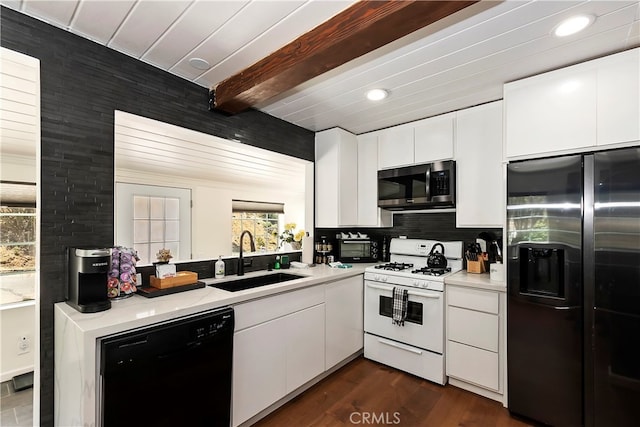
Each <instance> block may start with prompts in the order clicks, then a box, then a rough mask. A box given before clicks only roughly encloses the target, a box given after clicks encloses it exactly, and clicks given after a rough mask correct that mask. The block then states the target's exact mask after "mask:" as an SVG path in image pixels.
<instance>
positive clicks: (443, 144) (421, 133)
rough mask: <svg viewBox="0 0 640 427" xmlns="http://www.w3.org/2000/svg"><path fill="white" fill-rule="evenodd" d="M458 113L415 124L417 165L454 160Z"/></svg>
mask: <svg viewBox="0 0 640 427" xmlns="http://www.w3.org/2000/svg"><path fill="white" fill-rule="evenodd" d="M455 117H456V113H448V114H443V115H441V116H436V117H431V118H428V119H424V120H420V121H418V122H415V127H414V130H413V132H414V143H415V145H414V157H415V163H428V162H433V161H436V160H449V159H453V140H454V138H453V129H454V124H455Z"/></svg>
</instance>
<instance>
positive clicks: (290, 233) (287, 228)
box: [278, 222, 304, 249]
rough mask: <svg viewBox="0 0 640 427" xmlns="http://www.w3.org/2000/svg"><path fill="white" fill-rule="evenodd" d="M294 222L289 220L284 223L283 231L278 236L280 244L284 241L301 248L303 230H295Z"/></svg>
mask: <svg viewBox="0 0 640 427" xmlns="http://www.w3.org/2000/svg"><path fill="white" fill-rule="evenodd" d="M295 228H296V223H295V222H290V223H288V224H285V225H284V231H283V232H282V234H280V235H279V236H278V239H280V246H282V245H283V244H284V243H290V244H291V245H292V246H294V245H295V246H298V248H297V249H300V248H302V238H303V237H304V230H298V231H295Z"/></svg>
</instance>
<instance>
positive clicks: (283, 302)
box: [234, 286, 324, 331]
mask: <svg viewBox="0 0 640 427" xmlns="http://www.w3.org/2000/svg"><path fill="white" fill-rule="evenodd" d="M323 302H324V286H311V287H308V288H304V289H301V290H298V291H293V292H284V293H281V294H278V295H275V296H270V297H265V298H262V299H258V300H255V301H249V302H247V303H243V304H238V305H236V306H235V307H234V310H235V315H236V316H235V317H236V326H235V330H236V331H241V330H243V329H245V328H249V327H251V326H255V325H258V324H260V323H264V322H267V321H269V320H273V319H277V318H278V317H282V316H286V315H287V314H291V313H294V312H296V311H300V310H304V309H305V308H309V307H312V306H314V305H318V304H322V303H323Z"/></svg>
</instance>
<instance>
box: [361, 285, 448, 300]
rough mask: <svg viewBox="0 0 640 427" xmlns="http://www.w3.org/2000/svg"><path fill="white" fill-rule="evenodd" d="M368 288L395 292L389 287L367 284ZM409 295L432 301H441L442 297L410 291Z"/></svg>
mask: <svg viewBox="0 0 640 427" xmlns="http://www.w3.org/2000/svg"><path fill="white" fill-rule="evenodd" d="M367 286H368V287H370V288H372V289H379V290H381V291H389V292H393V288H389V287H387V286H380V285H374V284H371V283H367ZM408 293H409V295H413V296H416V297H421V298H432V299H440V295H439V294H438V295H432V294H425V293H423V292H416V291H409V292H408Z"/></svg>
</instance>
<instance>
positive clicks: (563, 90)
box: [504, 64, 597, 157]
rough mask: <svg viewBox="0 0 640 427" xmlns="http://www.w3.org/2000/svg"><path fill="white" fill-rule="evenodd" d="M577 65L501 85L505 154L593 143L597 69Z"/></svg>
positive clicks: (549, 150) (543, 151) (556, 149)
mask: <svg viewBox="0 0 640 427" xmlns="http://www.w3.org/2000/svg"><path fill="white" fill-rule="evenodd" d="M581 65H582V64H580V65H579V66H574V67H569V68H565V69H562V70H558V71H554V72H550V73H545V74H541V75H538V76H535V77H530V78H528V79H524V80H519V81H516V82H513V83H508V84H506V85H505V86H504V102H505V120H506V132H505V138H506V141H507V145H506V155H507V157H517V156H526V155H530V154H540V153H548V152H554V151H565V150H575V149H578V148H582V147H589V146H595V144H596V96H597V72H596V70H595V69H594V68H593V67H586V68H585V67H583V66H581Z"/></svg>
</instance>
